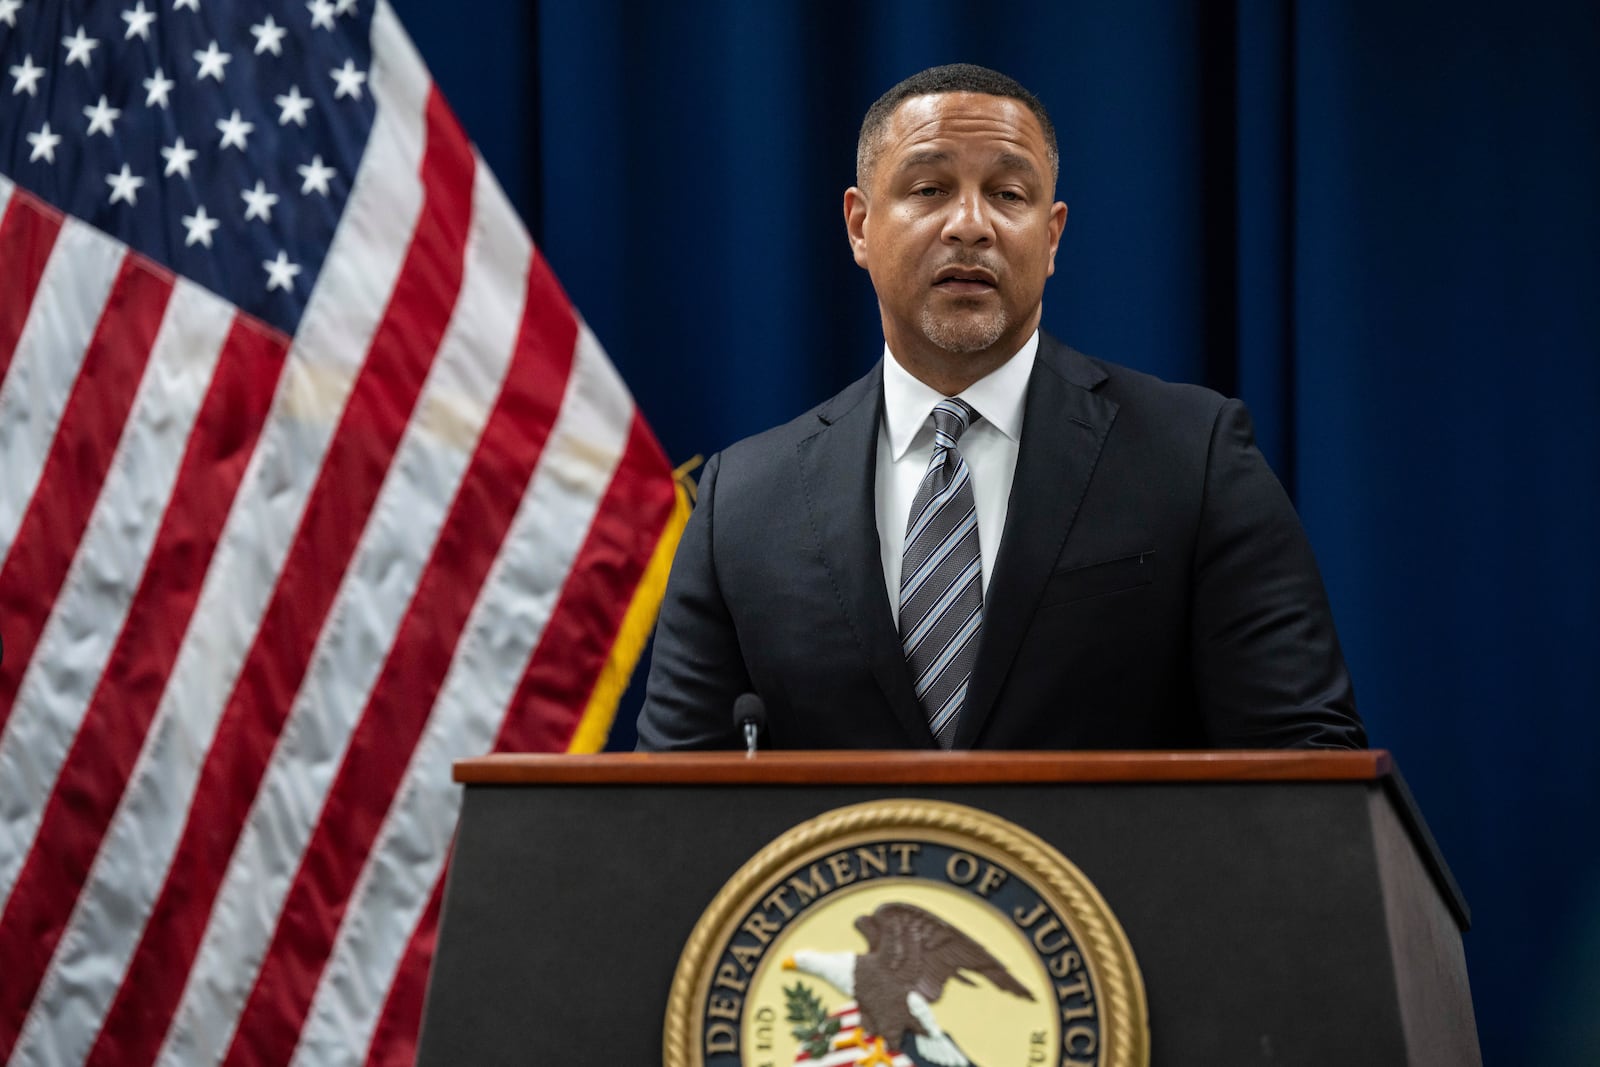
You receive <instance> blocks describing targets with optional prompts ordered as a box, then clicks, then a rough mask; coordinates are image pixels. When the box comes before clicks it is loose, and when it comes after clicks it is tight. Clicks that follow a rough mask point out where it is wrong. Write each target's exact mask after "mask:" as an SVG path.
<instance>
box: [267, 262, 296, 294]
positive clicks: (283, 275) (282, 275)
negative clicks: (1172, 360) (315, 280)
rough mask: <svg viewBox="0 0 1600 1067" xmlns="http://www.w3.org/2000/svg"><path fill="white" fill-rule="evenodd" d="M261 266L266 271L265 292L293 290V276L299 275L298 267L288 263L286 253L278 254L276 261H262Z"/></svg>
mask: <svg viewBox="0 0 1600 1067" xmlns="http://www.w3.org/2000/svg"><path fill="white" fill-rule="evenodd" d="M261 265H262V266H263V267H265V268H266V269H267V292H269V293H270V292H272V290H274V289H293V288H294V276H295V275H296V274H299V273H300V265H299V264H298V263H290V262H289V256H288V253H286V252H279V253H278V258H277V259H264V260H262V261H261Z"/></svg>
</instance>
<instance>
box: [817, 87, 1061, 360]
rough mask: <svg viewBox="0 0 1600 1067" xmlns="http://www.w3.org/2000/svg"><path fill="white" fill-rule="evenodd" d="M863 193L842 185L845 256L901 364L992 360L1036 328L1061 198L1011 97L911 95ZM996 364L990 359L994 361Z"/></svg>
mask: <svg viewBox="0 0 1600 1067" xmlns="http://www.w3.org/2000/svg"><path fill="white" fill-rule="evenodd" d="M864 178H865V180H866V181H867V183H868V188H867V189H866V190H861V189H858V188H851V189H849V190H848V191H846V193H845V201H844V206H845V225H846V228H847V229H848V231H849V235H850V245H851V248H852V249H853V251H854V252H855V258H856V262H857V263H859V264H860V265H861V266H863V267H865V268H866V269H867V271H868V273H870V274H871V275H872V285H873V288H874V289H876V290H877V292H878V306H879V309H880V311H881V313H882V316H883V333H884V339H885V340H887V341H888V343H889V348H890V350H891V351H893V352H894V353H895V355H896V356H897V357H899V358H900V360H901V361H902V362H903V363H906V364H907V365H908V367H909V368H911V369H913V373H916V371H915V366H916V365H925V364H928V363H930V362H931V363H933V364H934V365H940V366H949V365H950V360H951V357H952V356H954V357H967V358H970V359H972V360H973V361H974V362H978V361H980V360H981V359H982V357H984V356H988V357H989V359H990V361H992V360H993V359H995V358H998V359H999V360H1001V361H1003V360H1004V359H1006V358H1008V357H1009V356H1010V355H1011V354H1012V353H1014V352H1015V351H1016V350H1017V349H1018V348H1020V347H1021V346H1022V342H1023V341H1025V340H1027V338H1028V337H1029V335H1031V334H1032V333H1033V331H1034V330H1035V329H1036V328H1037V327H1038V324H1039V310H1040V300H1041V299H1042V297H1043V295H1044V282H1045V279H1046V278H1048V277H1049V276H1050V275H1051V274H1052V273H1054V271H1055V255H1056V243H1057V242H1058V241H1059V240H1060V238H1061V228H1062V226H1063V225H1064V224H1065V223H1066V218H1067V206H1066V205H1065V204H1062V203H1052V202H1051V194H1052V192H1053V179H1052V175H1051V171H1050V158H1049V154H1048V149H1047V147H1046V143H1045V137H1044V131H1043V129H1042V128H1041V127H1040V126H1039V121H1038V119H1036V118H1035V117H1034V115H1033V113H1032V112H1031V111H1029V110H1028V108H1027V106H1026V105H1024V104H1023V103H1022V102H1021V101H1018V100H1011V99H1008V98H1005V97H998V96H988V95H985V94H980V93H943V94H939V95H933V96H915V97H912V98H910V99H908V100H906V101H904V102H903V103H902V104H901V105H900V106H899V107H898V108H897V109H896V110H895V112H894V113H893V114H892V115H891V116H890V117H889V122H888V125H887V126H886V128H885V130H884V136H883V140H882V143H881V146H880V148H879V151H878V154H877V161H876V164H875V165H874V167H873V170H872V173H871V174H870V175H866V176H864ZM996 365H997V364H996Z"/></svg>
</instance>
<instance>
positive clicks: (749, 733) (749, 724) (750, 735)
mask: <svg viewBox="0 0 1600 1067" xmlns="http://www.w3.org/2000/svg"><path fill="white" fill-rule="evenodd" d="M733 724H734V725H735V726H737V727H739V729H740V730H742V731H743V732H744V754H745V758H746V759H750V758H752V757H754V756H755V754H756V735H757V734H759V733H760V732H761V730H762V728H763V727H765V726H766V725H767V706H766V704H764V703H762V701H761V698H760V697H758V696H756V695H755V694H754V693H741V694H739V698H738V699H737V700H735V701H734V702H733Z"/></svg>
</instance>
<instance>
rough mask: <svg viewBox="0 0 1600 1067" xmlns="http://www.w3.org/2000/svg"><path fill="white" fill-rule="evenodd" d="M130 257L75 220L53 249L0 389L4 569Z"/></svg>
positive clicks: (1, 554)
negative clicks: (109, 299)
mask: <svg viewBox="0 0 1600 1067" xmlns="http://www.w3.org/2000/svg"><path fill="white" fill-rule="evenodd" d="M125 251H126V249H125V248H124V246H123V245H122V244H121V243H119V242H117V241H113V240H112V239H111V238H109V237H107V236H106V235H105V234H103V233H101V232H100V231H99V230H96V229H94V228H93V227H92V226H87V225H85V224H84V223H81V222H79V221H78V220H77V219H72V218H69V219H67V221H66V222H65V223H64V224H63V225H62V227H61V232H60V233H59V234H58V235H57V237H56V245H55V247H54V248H53V249H51V250H50V258H49V260H48V261H47V262H46V263H45V268H44V274H43V275H42V276H41V277H40V278H39V287H38V289H37V290H36V291H35V292H34V295H33V305H32V306H31V307H29V308H28V319H27V322H26V323H25V324H24V325H23V327H22V334H21V336H19V337H18V338H17V347H16V350H15V352H13V353H12V356H11V367H10V369H9V370H8V371H7V372H6V380H5V381H4V382H3V383H0V565H4V563H5V558H6V556H7V555H9V554H10V552H11V546H12V545H13V544H14V543H15V542H16V538H17V530H18V528H19V527H20V526H21V524H22V516H23V515H24V514H25V513H26V511H27V508H28V503H29V501H31V500H32V499H33V494H34V490H35V489H36V488H37V487H38V484H39V478H40V476H41V475H42V474H43V473H44V464H45V460H46V458H47V457H48V456H49V455H50V444H51V442H52V441H53V440H54V439H55V435H56V427H57V426H59V425H60V423H61V414H62V412H63V411H64V410H65V409H66V406H67V398H68V397H69V396H70V395H71V394H72V383H73V381H75V380H76V379H77V377H78V370H79V369H80V368H81V367H82V366H83V358H84V355H85V354H86V353H87V351H88V348H89V342H90V340H92V339H93V338H94V330H95V326H96V325H98V324H99V322H100V313H101V311H102V310H104V308H105V304H106V298H107V297H108V296H110V295H111V287H112V285H113V284H115V282H116V280H117V270H118V268H120V267H121V266H122V257H123V254H124V253H125Z"/></svg>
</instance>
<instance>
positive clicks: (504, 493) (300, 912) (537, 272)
mask: <svg viewBox="0 0 1600 1067" xmlns="http://www.w3.org/2000/svg"><path fill="white" fill-rule="evenodd" d="M519 332H520V336H519V338H518V340H517V342H516V347H515V349H514V351H513V355H512V359H511V361H510V367H509V368H508V373H507V376H506V380H505V385H504V387H503V389H502V391H501V393H500V395H499V397H498V398H497V400H496V402H495V405H494V408H493V410H492V411H491V412H490V416H489V420H488V423H487V425H486V426H485V429H484V433H483V436H482V438H481V439H480V440H479V443H478V447H477V449H476V451H475V452H474V454H473V457H472V460H471V462H470V464H469V465H468V468H467V471H466V473H465V475H464V477H463V479H462V482H461V486H460V488H459V490H458V491H457V494H456V497H455V499H454V501H453V502H452V503H451V507H450V512H449V514H448V516H447V518H446V520H445V523H444V526H443V528H442V530H441V532H440V536H439V540H438V541H437V543H436V544H435V545H434V549H433V553H432V556H431V557H430V558H429V560H428V564H427V567H426V568H425V570H424V571H423V574H422V578H421V581H420V582H419V584H418V588H417V592H416V594H415V595H414V596H413V598H412V601H411V603H410V605H409V606H408V607H407V610H406V615H405V618H404V620H403V621H402V623H401V627H400V631H399V633H398V634H397V636H396V638H395V642H394V645H393V646H392V647H391V649H390V651H389V654H388V657H387V658H386V660H385V662H384V665H383V670H382V673H381V674H380V675H379V677H378V680H377V682H376V683H375V684H374V686H373V688H372V692H371V694H370V696H369V697H368V699H367V704H366V707H365V708H363V710H362V714H361V719H360V721H359V723H358V724H357V726H356V730H355V732H354V735H353V736H352V737H351V741H350V745H349V748H348V749H347V751H346V753H345V757H344V762H343V764H342V765H341V766H340V768H339V772H338V774H337V776H336V777H335V779H334V782H333V785H332V788H331V789H330V790H329V794H328V800H327V803H326V804H325V806H324V807H323V810H322V815H321V818H320V820H319V822H318V825H317V828H316V830H315V832H314V834H313V835H312V838H311V840H310V842H309V843H308V844H307V847H306V851H305V854H304V856H303V857H302V859H301V864H300V868H299V870H298V871H297V872H296V874H295V879H294V883H293V885H292V886H291V888H290V891H289V893H288V896H287V897H286V898H285V903H284V907H283V910H282V912H281V913H280V915H279V919H278V926H277V929H276V931H275V932H274V935H273V939H272V943H271V945H270V947H269V948H268V950H267V954H266V956H265V958H264V959H263V962H262V966H261V970H260V971H259V973H258V974H257V976H256V981H255V985H254V987H253V989H252V990H251V993H250V996H249V998H248V1000H247V1001H246V1003H245V1008H244V1012H243V1013H242V1015H241V1016H240V1020H239V1025H238V1028H237V1029H236V1030H235V1031H234V1037H233V1043H232V1046H231V1047H230V1049H229V1052H228V1056H227V1058H226V1060H225V1062H226V1063H229V1064H247V1063H286V1062H288V1060H289V1057H290V1056H291V1055H292V1054H293V1052H294V1047H295V1042H296V1040H297V1038H298V1036H299V1032H300V1028H301V1027H302V1026H303V1025H304V1022H305V1016H306V1012H307V1011H308V1010H309V1008H310V1006H311V1000H312V998H313V996H314V995H315V994H316V990H317V983H318V981H319V979H320V978H321V975H322V970H323V967H324V965H325V964H326V962H327V959H328V955H329V953H330V952H331V950H332V946H333V941H334V938H335V936H336V935H337V933H338V929H339V924H340V921H341V918H342V917H343V915H344V911H345V908H346V907H347V906H348V904H349V900H350V894H351V892H352V890H353V889H354V887H355V883H356V880H357V878H358V877H359V876H360V874H361V871H362V868H363V866H364V865H365V862H366V858H367V854H368V852H369V850H370V849H371V848H372V843H373V840H374V839H375V838H376V837H377V835H378V832H379V830H380V828H381V827H382V824H383V819H384V816H385V814H386V813H387V812H388V809H389V804H390V802H391V800H392V798H393V796H394V794H395V791H396V790H397V789H398V788H399V786H400V782H401V779H402V778H403V777H404V775H405V772H406V768H407V766H408V764H409V760H410V758H411V753H412V750H413V748H414V747H415V746H416V744H417V740H418V738H419V737H420V736H421V734H422V731H423V728H424V727H425V726H426V725H427V721H428V713H429V711H430V710H431V709H432V707H433V704H434V701H435V700H436V699H437V698H438V695H439V688H440V686H441V684H442V683H443V681H444V677H445V673H446V671H447V670H448V669H449V666H450V661H451V656H452V652H453V650H454V648H455V644H456V641H457V639H458V637H459V635H460V633H461V631H462V629H463V627H464V626H465V625H466V622H467V617H468V615H469V614H470V612H471V611H472V606H473V603H474V602H475V601H476V599H477V594H478V590H479V588H480V587H481V586H482V584H483V581H484V578H485V577H486V576H487V574H488V573H489V568H490V566H491V565H492V564H493V563H494V560H495V557H496V556H497V555H498V553H499V547H500V543H501V541H502V540H503V539H504V538H505V535H506V531H507V529H509V528H510V526H511V521H512V519H513V518H514V517H515V515H516V512H517V508H518V505H519V504H520V503H521V502H522V497H523V495H524V494H525V492H526V490H527V485H528V482H529V480H530V479H531V478H532V475H533V470H534V466H535V464H536V463H537V461H538V459H539V455H540V453H541V452H542V451H543V448H544V445H545V443H546V440H547V439H548V436H549V433H550V430H551V428H552V426H553V425H554V424H555V421H556V416H557V414H558V410H559V408H560V405H561V398H562V395H563V393H564V392H565V386H566V380H567V377H568V375H569V373H570V372H571V369H572V363H573V351H574V346H575V345H576V343H577V338H578V324H577V320H576V319H575V318H574V317H573V315H572V311H571V309H570V307H569V306H568V304H567V300H566V297H565V295H564V294H563V293H562V292H561V288H560V286H559V285H557V284H556V280H555V278H554V277H553V276H552V275H551V274H550V271H549V268H548V267H547V266H546V265H545V264H544V262H543V260H542V259H540V258H539V257H537V256H535V257H534V260H533V262H532V264H531V268H530V271H529V277H528V286H527V300H526V303H525V304H524V309H523V318H522V323H521V329H520V331H519Z"/></svg>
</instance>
